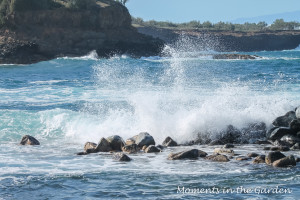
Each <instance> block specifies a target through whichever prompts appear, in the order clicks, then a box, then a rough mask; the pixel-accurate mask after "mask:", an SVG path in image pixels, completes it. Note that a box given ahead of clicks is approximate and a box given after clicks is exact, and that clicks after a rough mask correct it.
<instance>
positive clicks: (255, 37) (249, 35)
mask: <svg viewBox="0 0 300 200" xmlns="http://www.w3.org/2000/svg"><path fill="white" fill-rule="evenodd" d="M138 31H139V32H140V33H143V34H147V35H151V36H153V37H155V38H159V39H162V40H163V41H164V42H165V43H173V42H175V41H177V40H178V39H179V38H180V37H182V36H184V37H188V38H189V41H192V43H193V44H194V45H195V46H197V48H199V50H215V51H223V52H224V51H225V52H230V51H245V52H253V51H275V50H290V49H295V48H297V47H298V46H299V44H300V31H261V32H237V31H198V30H176V29H165V28H156V27H138Z"/></svg>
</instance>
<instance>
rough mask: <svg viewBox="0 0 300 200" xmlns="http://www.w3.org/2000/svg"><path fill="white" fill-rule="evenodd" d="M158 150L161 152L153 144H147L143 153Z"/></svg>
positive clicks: (156, 151) (157, 151)
mask: <svg viewBox="0 0 300 200" xmlns="http://www.w3.org/2000/svg"><path fill="white" fill-rule="evenodd" d="M159 152H161V150H160V149H159V148H157V147H156V146H154V145H149V146H148V147H147V148H146V149H145V153H159Z"/></svg>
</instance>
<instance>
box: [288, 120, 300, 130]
mask: <svg viewBox="0 0 300 200" xmlns="http://www.w3.org/2000/svg"><path fill="white" fill-rule="evenodd" d="M290 129H292V130H294V131H295V132H298V131H300V119H294V120H293V121H291V123H290Z"/></svg>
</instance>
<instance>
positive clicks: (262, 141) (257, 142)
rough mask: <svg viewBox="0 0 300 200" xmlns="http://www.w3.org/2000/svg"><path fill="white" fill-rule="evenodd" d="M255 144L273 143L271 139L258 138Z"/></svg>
mask: <svg viewBox="0 0 300 200" xmlns="http://www.w3.org/2000/svg"><path fill="white" fill-rule="evenodd" d="M255 144H272V143H271V142H270V141H267V140H257V141H256V142H255Z"/></svg>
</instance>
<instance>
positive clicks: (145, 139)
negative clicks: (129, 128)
mask: <svg viewBox="0 0 300 200" xmlns="http://www.w3.org/2000/svg"><path fill="white" fill-rule="evenodd" d="M135 143H136V144H137V145H138V147H140V148H142V147H143V146H149V145H155V141H154V138H153V137H152V136H151V135H150V134H149V133H147V132H142V133H139V134H138V135H137V137H136V141H135Z"/></svg>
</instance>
